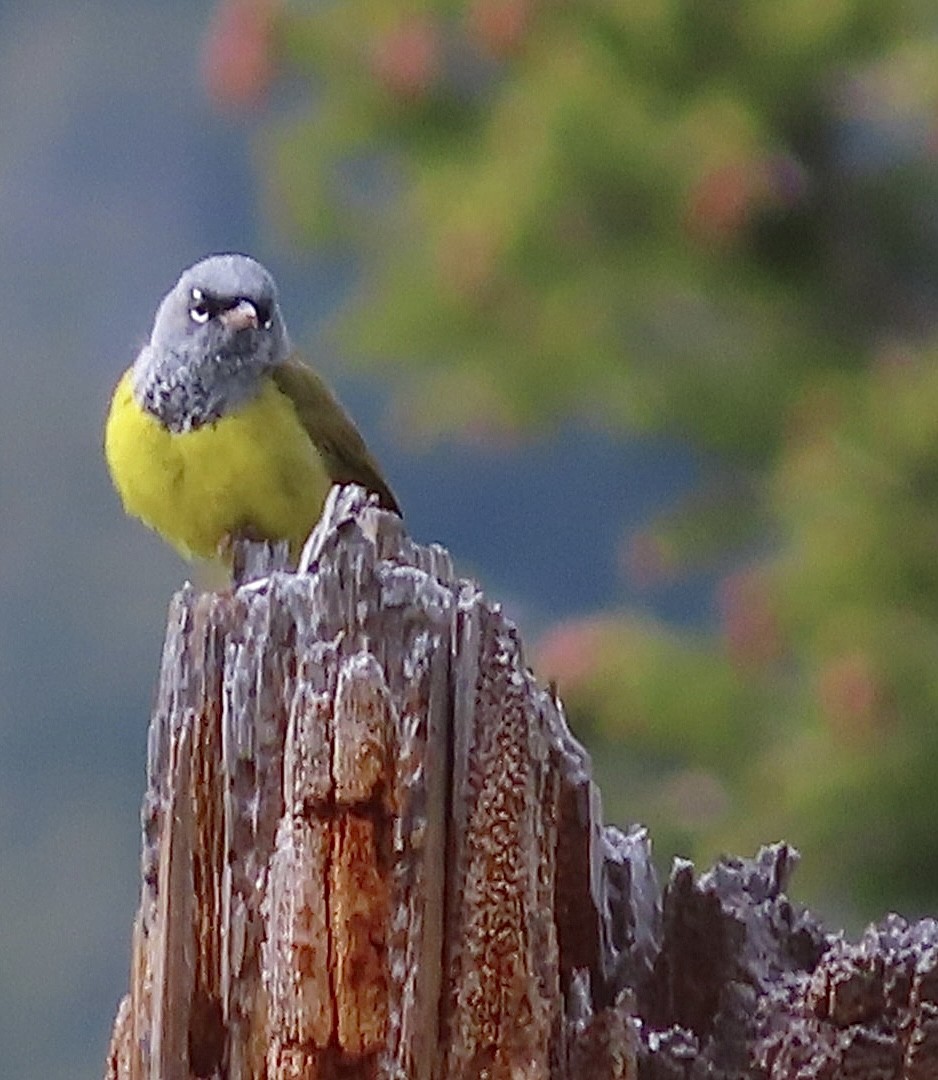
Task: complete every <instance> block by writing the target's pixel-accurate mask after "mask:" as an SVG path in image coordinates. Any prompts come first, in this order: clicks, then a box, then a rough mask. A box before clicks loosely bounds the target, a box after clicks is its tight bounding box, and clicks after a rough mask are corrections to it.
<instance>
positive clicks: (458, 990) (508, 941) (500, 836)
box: [444, 605, 560, 1080]
mask: <svg viewBox="0 0 938 1080" xmlns="http://www.w3.org/2000/svg"><path fill="white" fill-rule="evenodd" d="M462 631H463V637H462V639H461V644H463V645H464V646H465V652H463V651H460V653H459V660H460V661H462V662H464V663H466V664H467V665H469V666H468V667H467V672H469V674H468V675H467V676H466V678H465V679H464V682H465V686H464V692H463V696H462V700H461V701H460V702H458V703H457V714H456V718H455V721H454V723H455V724H456V726H457V732H458V734H459V737H458V739H457V748H456V759H455V762H454V794H453V798H454V803H455V804H456V805H458V806H459V807H460V814H461V820H460V821H459V830H458V832H457V834H456V835H455V837H454V856H455V857H454V859H453V860H452V861H451V863H450V867H449V872H450V919H449V923H448V925H447V938H448V941H447V945H448V950H449V969H448V975H449V985H448V1001H447V1003H446V1006H447V1007H446V1025H447V1031H448V1035H449V1040H448V1046H447V1051H446V1066H445V1070H444V1075H446V1076H447V1077H452V1078H459V1077H465V1078H466V1080H469V1078H470V1077H472V1078H476V1077H479V1076H486V1077H491V1078H493V1080H498V1078H502V1077H504V1078H506V1080H507V1078H509V1077H513V1076H524V1077H530V1078H532V1080H533V1078H536V1077H544V1078H546V1077H548V1076H550V1075H551V1071H550V1070H551V1065H550V1063H551V1054H552V1052H553V1053H556V1052H557V1047H556V1046H555V1045H554V1043H555V1040H556V1039H557V1038H558V1037H559V1035H560V1030H559V1027H560V995H559V958H558V951H557V942H556V933H555V927H554V922H553V918H552V912H551V906H552V905H551V893H552V889H553V881H554V862H553V853H554V849H555V842H554V827H555V821H556V808H555V801H556V786H555V785H553V784H550V783H548V780H549V773H548V770H547V769H546V764H547V744H546V742H545V740H544V738H543V735H542V733H541V732H539V731H538V730H537V729H536V728H535V726H534V720H535V717H536V713H535V712H534V711H533V710H532V708H531V688H530V686H529V685H528V681H527V678H526V676H525V674H524V672H523V669H522V667H521V665H520V663H519V659H520V658H519V656H518V654H517V644H516V642H515V640H514V638H513V636H512V634H511V633H510V632H509V629H508V627H507V625H506V624H505V622H504V620H503V619H502V618H501V616H500V615H499V614H497V613H490V612H485V611H481V610H480V609H479V607H478V606H475V605H474V606H471V607H466V606H465V605H464V606H463V624H462ZM472 675H474V677H471V676H472ZM460 727H462V730H460Z"/></svg>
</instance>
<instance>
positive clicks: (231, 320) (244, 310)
mask: <svg viewBox="0 0 938 1080" xmlns="http://www.w3.org/2000/svg"><path fill="white" fill-rule="evenodd" d="M218 320H219V322H220V323H221V324H222V326H224V327H225V329H226V330H232V331H234V332H237V331H238V330H247V329H248V327H250V328H251V329H252V330H256V329H257V325H258V324H257V309H256V308H255V307H254V305H253V304H252V303H251V301H250V300H239V301H238V302H237V304H235V306H234V307H231V308H228V310H227V311H222V312H219V315H218Z"/></svg>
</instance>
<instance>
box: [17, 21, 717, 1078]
mask: <svg viewBox="0 0 938 1080" xmlns="http://www.w3.org/2000/svg"><path fill="white" fill-rule="evenodd" d="M209 10H210V4H209V2H208V0H198V2H187V3H163V4H154V3H144V2H142V0H137V2H128V3H124V4H121V5H115V4H110V3H105V2H103V0H97V2H94V0H92V2H89V3H84V4H81V5H76V4H74V3H72V2H70V0H44V2H43V0H30V2H29V3H26V2H25V0H20V2H9V3H6V4H4V5H2V6H0V252H2V258H0V326H2V340H3V349H2V355H0V365H2V368H0V370H2V382H0V385H2V392H0V1080H6V1078H9V1080H57V1078H63V1080H64V1078H66V1077H68V1078H81V1077H96V1076H98V1075H100V1073H101V1069H102V1064H103V1059H104V1054H105V1049H106V1045H107V1039H108V1035H109V1031H110V1025H111V1021H112V1018H113V1014H114V1010H115V1008H116V1005H117V1002H118V1000H119V998H120V996H121V995H122V994H123V992H124V990H125V988H126V985H127V964H128V942H129V935H130V926H131V920H132V917H133V912H134V908H135V904H136V889H137V880H138V878H137V865H138V807H139V800H140V795H141V791H142V783H143V764H144V751H145V732H146V724H147V719H148V714H149V708H150V703H151V698H152V690H153V684H154V679H155V675H156V670H157V664H158V660H159V652H160V644H161V637H162V631H163V625H164V617H165V612H166V606H167V602H168V600H169V597H170V595H171V593H172V592H173V590H174V589H175V588H177V587H178V586H179V584H180V583H181V582H182V580H183V579H184V577H185V574H186V568H185V567H184V566H183V565H182V564H181V563H180V562H179V561H178V560H177V559H176V558H175V556H174V555H173V553H172V552H170V551H169V550H167V549H166V548H164V546H163V545H162V544H161V543H160V542H159V541H158V540H157V539H156V538H154V537H152V536H150V535H149V534H148V533H146V532H145V530H143V529H142V528H140V527H139V526H137V525H136V524H135V523H132V522H129V521H127V520H125V519H124V518H123V516H122V514H121V512H120V508H119V506H118V503H117V500H116V497H115V496H114V495H113V493H112V492H111V489H110V486H109V483H108V479H107V476H106V473H105V470H104V466H103V462H102V458H101V451H100V440H101V424H102V420H103V416H104V412H105V409H106V405H107V399H108V395H109V392H110V389H111V387H112V385H113V383H114V382H115V380H116V378H117V376H118V375H119V373H120V371H121V370H122V368H123V367H125V366H126V365H127V364H128V363H129V362H130V361H131V359H132V358H133V355H134V353H135V351H136V350H137V349H138V348H139V346H140V344H141V343H142V341H143V338H144V336H145V334H146V332H147V331H148V328H149V324H150V321H151V318H152V314H153V310H154V308H155V306H156V303H157V301H158V300H159V298H160V296H161V295H162V293H163V292H164V291H165V290H166V289H167V288H168V287H169V285H171V284H172V282H173V280H174V279H175V277H176V275H177V274H178V272H179V270H180V269H181V268H182V267H183V266H185V265H187V264H188V263H190V262H192V261H194V260H195V259H197V258H198V257H200V256H201V255H203V254H205V253H207V252H209V251H217V250H230V249H240V250H248V251H250V252H252V253H253V254H256V255H257V256H258V257H260V258H261V259H262V260H263V261H265V262H266V263H267V264H268V265H269V266H270V267H271V269H272V270H273V271H274V273H275V275H276V276H277V277H278V278H279V279H280V282H281V288H282V293H283V299H284V308H285V311H286V314H287V318H288V321H289V323H290V325H291V329H292V332H293V336H294V338H296V339H297V340H298V341H300V342H302V341H303V340H304V339H305V340H310V339H311V337H312V335H313V332H314V330H315V327H316V326H317V324H318V323H320V322H321V320H323V319H324V318H327V317H328V316H329V315H330V314H331V313H333V312H334V311H335V310H336V308H337V306H338V305H340V304H341V302H342V300H343V298H344V296H345V295H346V294H347V290H348V287H349V284H350V282H351V281H352V280H353V278H354V272H355V268H354V266H352V265H350V263H349V262H348V261H347V260H346V261H341V260H338V259H336V258H333V259H332V260H330V261H324V260H322V259H317V258H316V257H315V255H314V254H309V253H306V254H300V253H297V252H295V251H289V250H286V249H285V248H284V246H283V244H282V243H280V244H278V243H276V242H274V240H273V239H272V238H271V234H270V230H269V229H267V228H266V226H265V222H264V220H263V217H262V215H261V213H260V211H259V209H258V205H259V200H258V190H259V185H258V183H257V177H256V174H255V166H256V162H255V160H254V155H255V153H256V145H257V144H256V141H255V140H254V139H253V131H252V121H251V120H250V119H247V120H246V119H244V118H241V119H239V120H238V121H237V122H233V121H230V120H228V119H226V118H225V117H223V116H220V115H219V114H218V113H216V112H215V111H213V109H212V107H211V106H210V104H209V103H208V102H207V100H206V97H205V94H204V92H203V89H202V87H201V85H200V79H199V69H198V53H199V48H200V45H201V41H202V37H203V34H204V30H205V24H206V21H207V19H208V16H209ZM255 122H259V121H255ZM327 366H328V373H329V375H330V377H331V378H332V379H333V381H334V382H335V383H336V384H337V386H338V387H339V390H340V393H341V395H342V396H343V397H344V399H345V400H346V402H347V403H348V404H349V406H350V408H351V410H352V411H353V412H354V413H355V415H356V416H357V418H358V419H359V421H360V422H361V425H362V427H363V428H364V429H365V431H366V434H367V436H368V439H369V441H370V442H371V443H372V445H373V446H374V448H375V449H376V451H377V452H378V454H379V456H380V457H381V459H382V460H383V462H384V463H385V465H386V469H387V472H388V473H389V475H390V478H391V480H392V482H393V484H394V486H395V487H396V489H397V491H398V494H399V496H400V498H401V500H402V502H403V503H404V506H405V508H406V511H407V517H408V523H409V526H410V528H411V531H412V533H413V534H414V535H415V537H417V538H418V539H420V540H422V541H431V540H436V541H440V542H442V543H444V544H446V545H448V546H449V547H450V548H451V549H452V550H453V552H454V554H455V555H456V558H457V560H458V563H459V565H460V568H461V569H462V570H463V571H464V572H466V573H471V574H475V575H477V576H479V577H481V578H482V580H483V581H484V583H485V584H486V586H487V588H488V589H489V591H490V592H491V593H492V594H493V595H494V596H497V597H498V598H500V599H502V600H504V601H506V602H507V603H508V605H509V608H510V610H513V611H514V612H515V613H516V614H517V616H518V618H519V619H520V621H521V623H522V625H523V627H524V628H525V631H526V632H527V633H528V635H529V636H532V637H533V636H534V635H536V633H537V630H538V628H539V627H540V626H541V625H543V623H544V621H545V620H546V619H548V618H553V617H556V616H558V615H561V614H563V613H565V612H571V613H572V612H577V611H581V610H583V611H586V610H591V609H595V608H597V607H603V606H609V605H611V604H614V603H618V602H621V601H623V600H626V601H629V602H636V603H638V602H641V603H646V604H647V603H649V602H653V603H654V605H655V606H656V608H657V610H658V611H660V612H661V613H662V614H663V615H665V616H666V617H669V618H673V619H677V620H682V621H684V620H688V619H691V620H694V619H702V618H706V614H707V600H706V596H707V590H706V583H705V582H703V583H700V586H699V588H697V589H696V590H693V589H692V590H690V591H688V590H687V587H686V583H685V586H684V588H683V589H681V590H680V591H678V590H677V589H675V590H673V591H668V590H667V589H665V590H662V591H661V592H660V593H659V594H657V595H654V596H653V597H652V598H651V601H649V599H648V598H647V597H645V598H638V597H631V596H629V594H628V591H627V589H626V586H625V585H624V583H623V582H622V581H621V579H620V577H619V576H618V574H617V571H616V567H615V555H614V550H615V543H614V540H615V535H609V534H607V533H602V534H600V533H595V532H594V531H592V529H591V528H590V527H589V526H588V525H587V523H588V522H590V521H593V522H595V521H597V520H600V518H599V517H598V516H597V515H596V513H595V511H596V508H597V507H601V508H603V513H604V514H605V513H607V512H610V511H615V513H624V514H628V515H629V517H628V518H624V517H623V518H621V519H618V520H616V519H615V518H613V520H612V522H611V524H610V529H611V530H613V531H614V533H616V534H621V533H622V532H623V531H626V532H627V531H628V529H629V528H630V527H631V526H634V525H635V524H636V523H637V522H639V521H640V520H642V519H644V518H646V517H647V516H648V514H649V513H650V512H651V511H652V509H653V508H655V507H658V506H660V505H661V504H662V503H663V502H666V501H667V500H669V499H672V498H674V497H675V496H676V495H677V494H678V493H680V492H683V491H686V490H687V488H688V487H689V486H690V485H692V484H693V482H694V480H695V476H696V473H697V470H698V466H697V465H696V463H695V462H694V461H693V459H692V458H691V456H690V455H689V454H688V453H686V452H684V451H682V450H681V448H679V447H674V446H667V445H664V444H660V443H653V442H651V443H650V442H644V443H630V444H626V445H623V444H616V443H613V442H612V441H608V440H605V439H603V438H602V437H600V436H598V435H596V434H590V433H587V432H584V431H579V430H574V429H570V430H568V431H566V432H564V433H562V434H560V435H559V436H557V437H555V438H553V439H552V440H550V441H549V442H542V443H540V444H539V445H536V446H531V447H527V448H524V449H522V450H518V451H513V452H510V453H509V451H508V450H507V449H505V448H502V447H496V448H492V449H491V450H489V451H482V450H478V449H475V450H472V449H466V448H465V447H453V446H442V447H440V446H437V447H435V448H433V449H432V450H424V451H417V450H414V449H413V448H411V449H405V447H404V446H403V445H401V444H400V443H398V442H395V440H394V437H393V432H391V431H389V430H388V427H387V414H386V410H385V408H384V404H385V402H384V398H383V395H382V393H381V392H380V389H378V390H376V389H375V388H374V387H372V386H368V385H365V384H363V383H362V382H361V381H357V382H356V381H353V380H351V379H350V378H349V377H348V376H347V375H343V372H342V368H341V358H335V359H333V360H331V361H330V362H329V364H328V365H327ZM623 484H627V485H628V489H627V497H623V489H622V485H623ZM621 507H625V510H624V511H622V510H619V508H621ZM574 540H575V541H576V543H577V550H578V552H579V559H578V561H577V562H576V563H574V562H572V561H571V560H569V559H568V558H567V556H566V553H565V549H567V547H568V545H570V544H571V543H573V542H574Z"/></svg>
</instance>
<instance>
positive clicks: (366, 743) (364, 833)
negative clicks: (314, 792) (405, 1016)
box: [329, 653, 396, 1057]
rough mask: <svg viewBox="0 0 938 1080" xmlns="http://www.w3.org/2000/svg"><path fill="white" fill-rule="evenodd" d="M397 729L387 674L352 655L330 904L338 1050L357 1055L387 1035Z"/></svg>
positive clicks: (339, 735)
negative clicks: (392, 741) (391, 796)
mask: <svg viewBox="0 0 938 1080" xmlns="http://www.w3.org/2000/svg"><path fill="white" fill-rule="evenodd" d="M395 729H396V724H395V717H394V713H393V708H392V706H391V702H390V700H389V697H388V691H387V687H386V686H385V682H384V676H383V675H382V673H381V669H380V668H379V667H378V665H377V663H376V662H375V661H374V659H373V658H372V657H370V656H369V655H368V654H367V653H359V654H356V655H355V656H353V657H350V658H349V659H348V660H347V661H346V662H345V663H344V664H343V667H342V671H341V673H340V675H339V683H338V690H337V694H336V709H335V736H334V747H335V751H334V756H333V779H334V782H335V800H336V814H335V818H334V822H333V848H332V867H331V875H330V877H331V881H330V886H331V887H330V894H329V899H330V907H331V919H332V943H333V970H334V971H335V984H334V989H335V998H336V1013H337V1036H338V1044H339V1047H340V1048H341V1049H342V1051H343V1052H344V1053H345V1054H347V1055H350V1056H352V1057H363V1056H365V1055H368V1054H374V1053H376V1052H377V1051H378V1050H379V1049H381V1048H382V1047H383V1046H384V1042H385V1035H386V1029H387V1015H388V970H387V951H386V940H387V923H388V897H389V881H388V874H389V860H388V858H387V852H388V851H389V850H390V846H391V842H392V841H391V834H392V830H393V822H392V819H391V815H390V812H389V806H388V797H389V794H390V792H391V791H392V790H393V779H392V775H391V773H390V771H389V769H390V754H389V747H388V741H389V739H391V738H392V737H393V736H394V734H395Z"/></svg>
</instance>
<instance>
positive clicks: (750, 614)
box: [205, 0, 938, 913]
mask: <svg viewBox="0 0 938 1080" xmlns="http://www.w3.org/2000/svg"><path fill="white" fill-rule="evenodd" d="M205 56H206V68H207V75H208V81H209V85H210V87H211V88H212V91H213V93H214V94H215V96H216V97H217V98H218V99H219V100H221V101H223V102H224V103H226V104H230V105H235V106H241V105H245V104H250V103H254V102H256V101H257V100H258V99H259V98H260V97H261V96H262V95H263V93H264V91H265V90H266V88H267V87H268V85H269V83H270V81H271V78H272V77H273V76H274V73H278V74H279V75H280V76H282V77H285V78H288V79H291V80H293V81H294V82H299V85H300V86H301V87H303V86H304V85H306V86H308V92H305V93H304V92H302V91H301V92H300V93H299V94H297V93H294V94H293V95H292V96H293V99H294V100H299V104H298V105H295V106H294V108H293V109H292V110H291V111H290V112H289V114H288V115H286V116H284V115H283V110H279V111H278V112H277V113H276V114H275V115H272V116H271V118H270V122H269V125H268V127H267V130H266V133H265V136H264V138H265V145H264V153H263V155H262V158H263V160H264V161H265V162H266V163H269V164H268V165H266V166H265V172H264V181H265V183H266V185H267V192H268V203H269V205H270V206H271V207H272V208H273V210H274V212H275V214H276V215H277V217H278V220H279V221H280V223H281V225H282V227H283V229H284V231H285V232H286V233H288V234H289V235H290V236H291V237H293V238H298V240H299V242H300V243H302V244H307V245H318V244H323V243H329V242H332V241H333V240H336V239H340V240H341V241H342V242H345V243H351V244H352V245H354V247H355V249H356V251H357V252H358V254H359V256H360V262H361V266H362V268H363V282H362V286H361V290H360V293H359V296H358V298H357V300H356V301H355V302H354V304H353V306H352V308H351V310H350V312H349V317H348V319H347V321H346V323H345V326H344V335H345V337H344V340H345V348H346V350H347V351H348V352H349V353H351V354H352V355H355V356H357V357H358V358H360V359H361V360H363V361H372V362H375V363H381V364H383V365H387V364H389V363H391V362H393V363H395V364H396V366H397V371H396V374H395V386H397V387H398V398H397V408H398V410H399V413H400V415H401V417H402V424H405V423H406V427H407V430H409V431H414V430H421V431H423V432H425V433H426V434H428V435H435V434H438V433H441V432H457V433H462V434H464V435H467V436H471V437H479V436H480V435H481V436H488V435H490V434H492V433H500V432H505V431H510V432H517V431H519V430H520V431H524V430H530V429H533V428H546V427H548V426H550V425H552V424H554V423H556V422H557V421H558V420H559V419H561V418H569V417H574V418H578V419H580V420H582V421H583V422H586V423H594V424H595V423H599V424H603V425H606V426H610V427H612V428H613V429H621V430H630V431H664V432H670V433H673V434H675V435H677V436H680V437H681V438H691V439H693V440H694V441H695V442H696V443H697V444H698V445H699V446H700V447H701V448H702V449H703V450H705V451H706V452H707V453H708V455H709V456H710V457H711V458H712V459H713V460H714V461H717V462H719V463H720V464H719V468H718V469H716V468H715V471H718V472H719V474H720V482H719V483H718V484H716V485H715V486H714V489H713V490H712V491H704V492H702V493H701V494H700V495H699V496H697V497H696V498H695V499H694V500H693V502H692V503H689V504H688V505H686V506H682V507H678V508H676V510H675V511H674V512H673V513H670V514H669V515H668V516H667V517H665V518H662V519H661V520H660V521H658V522H655V523H653V524H652V525H651V526H650V527H649V528H648V529H647V530H645V531H644V532H642V533H641V534H639V535H637V536H632V537H630V538H627V539H625V540H623V542H622V544H621V547H622V564H623V569H624V572H625V573H627V574H629V575H631V577H632V579H633V581H635V582H638V583H643V584H645V585H647V586H648V587H654V585H655V583H656V582H658V581H659V580H661V579H662V578H673V577H674V576H675V575H679V574H681V573H686V572H689V571H691V570H693V569H694V568H698V567H700V566H701V564H702V563H707V564H709V565H710V566H711V567H713V566H724V567H725V566H733V567H735V568H734V569H733V570H732V571H730V572H729V573H728V576H727V577H726V579H725V580H724V581H723V583H722V585H721V586H720V588H719V590H718V596H717V598H716V603H717V607H718V609H719V612H720V625H721V630H720V632H719V633H716V634H712V635H706V634H699V635H697V636H694V637H693V638H691V637H690V636H688V635H687V634H683V633H679V632H677V631H676V630H671V629H669V628H666V627H661V626H657V625H653V624H650V623H649V622H648V621H647V620H642V619H640V618H638V617H635V616H632V615H630V614H628V613H622V612H621V611H620V612H616V611H606V612H602V613H599V614H597V616H596V617H595V618H592V619H587V620H583V621H581V622H578V623H576V624H565V625H561V626H558V627H556V629H555V630H554V631H553V632H551V633H550V634H548V635H547V638H546V640H545V642H544V643H543V647H542V649H541V656H540V666H541V668H542V669H543V671H544V672H545V673H549V674H554V675H556V676H557V677H558V678H559V680H560V684H561V690H562V692H563V694H564V696H565V698H566V700H567V702H568V706H569V707H570V709H571V711H572V712H573V714H574V717H575V718H576V719H577V720H578V722H579V723H580V724H581V726H583V727H586V728H587V729H588V730H589V731H590V732H591V734H592V737H593V739H594V743H595V741H596V740H604V741H607V743H608V745H609V746H610V747H612V746H614V745H616V744H618V743H620V742H622V743H625V745H626V746H627V750H626V751H625V752H624V753H622V754H621V755H620V756H618V757H617V759H616V760H617V761H619V763H620V768H621V770H622V772H623V775H624V776H625V777H626V778H627V781H628V786H627V791H628V802H627V806H628V810H629V813H630V814H632V815H633V816H635V817H642V818H644V819H645V820H647V821H648V822H649V823H650V824H651V825H652V827H653V830H654V835H655V837H656V842H657V843H658V845H659V847H660V848H663V849H664V850H666V851H667V850H675V849H678V848H680V849H682V850H684V851H685V852H689V853H691V854H697V855H698V856H701V857H708V856H709V855H710V854H712V852H713V850H714V848H715V847H716V846H717V845H719V846H724V847H731V848H735V849H739V848H741V847H744V846H746V845H747V844H751V843H753V842H755V841H758V840H767V839H771V838H773V837H774V836H777V835H779V834H782V833H784V834H785V835H786V836H787V837H788V838H789V839H790V840H792V841H794V842H796V843H798V844H799V845H800V846H801V847H802V848H803V849H804V850H805V853H806V872H807V873H806V881H807V885H808V887H809V888H810V889H811V890H812V891H813V893H814V895H815V896H821V895H822V894H827V896H828V897H839V902H840V905H841V906H842V907H844V908H848V907H850V906H852V907H853V908H854V910H856V911H858V912H860V913H867V912H871V911H877V910H879V909H881V908H882V907H883V906H884V905H885V904H891V905H898V906H904V907H906V908H907V909H908V908H911V909H921V908H927V907H929V906H930V907H932V908H934V907H935V905H936V902H938V800H936V799H935V798H934V797H933V793H932V788H933V781H932V775H933V772H934V768H935V765H936V764H938V363H936V361H938V351H936V350H938V344H935V345H933V344H931V343H930V341H931V339H932V338H933V337H934V331H935V322H936V318H935V317H936V312H938V289H936V283H938V278H936V274H935V267H936V266H938V214H936V211H935V207H936V206H938V169H936V164H935V151H936V149H938V135H936V132H938V126H936V123H935V117H936V116H938V38H936V37H935V26H934V18H933V11H932V10H931V8H930V5H929V4H927V3H924V2H921V3H918V4H917V3H916V2H915V0H911V2H910V0H903V2H899V0H831V2H827V3H817V0H813V2H804V0H755V2H745V3H744V2H741V0H721V2H718V3H715V2H710V3H699V2H697V0H629V2H628V3H623V2H619V0H423V2H419V3H412V4H403V5H389V4H385V3H382V2H379V0H343V2H341V3H325V2H324V3H319V4H315V5H300V4H289V3H286V2H281V0H222V2H221V3H220V5H219V7H218V9H217V12H216V18H215V22H214V24H213V29H212V31H211V33H210V35H209V39H208V43H207V47H206V53H205ZM304 80H305V82H304ZM622 498H623V499H627V498H628V477H623V483H622ZM601 513H602V509H601V508H597V516H599V515H601ZM600 527H601V523H600ZM613 543H615V538H610V544H613ZM753 550H758V551H760V552H761V554H760V556H759V557H758V558H757V559H754V558H753V557H752V554H751V552H752V551H753ZM747 551H748V552H749V555H748V556H747V557H744V555H743V554H742V553H744V552H747ZM804 880H805V879H803V881H804Z"/></svg>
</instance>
